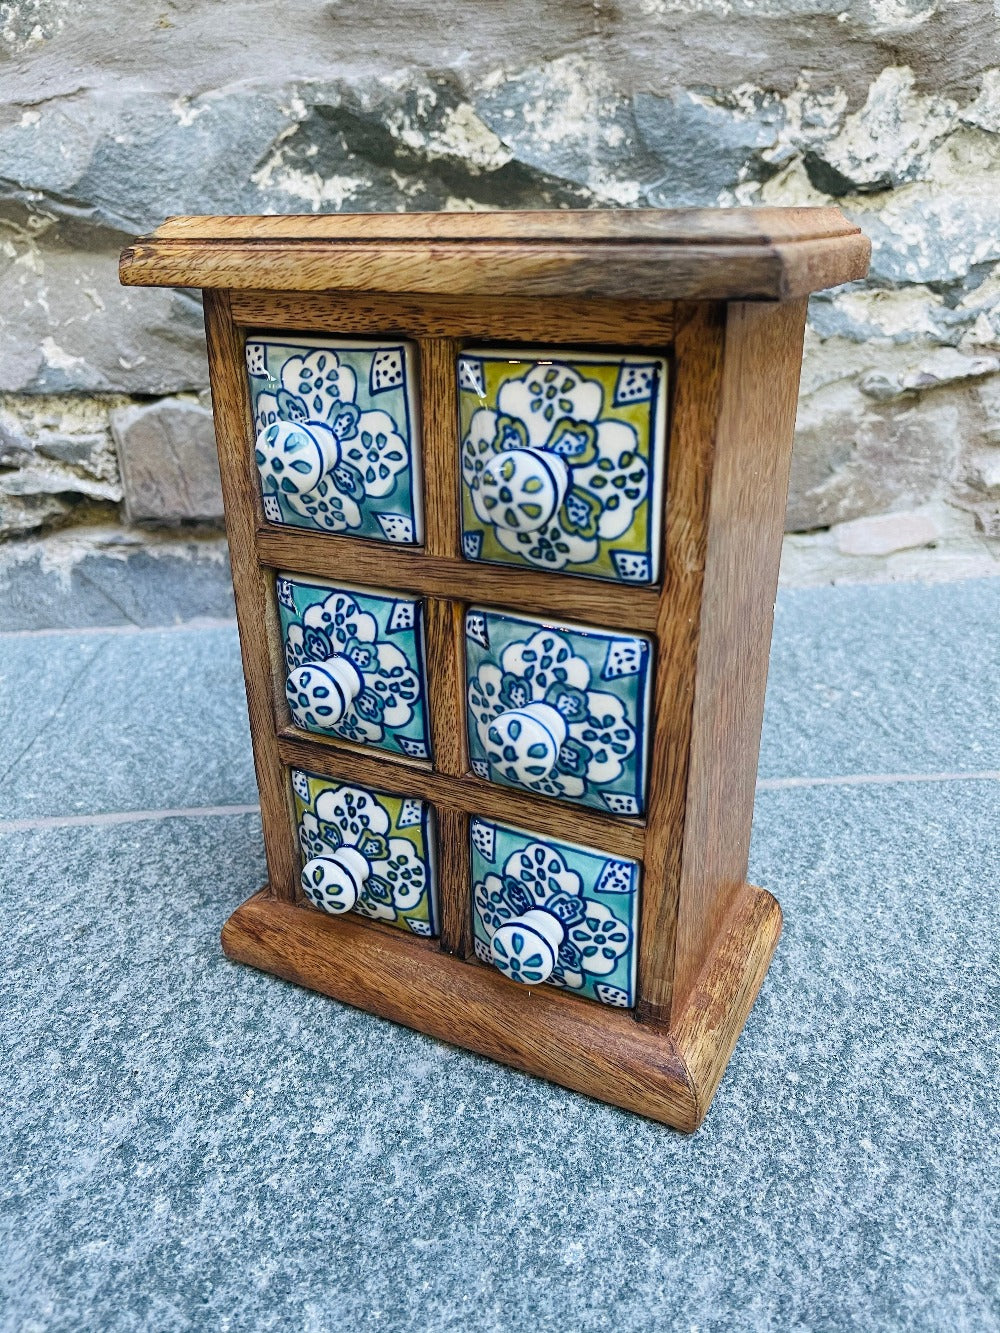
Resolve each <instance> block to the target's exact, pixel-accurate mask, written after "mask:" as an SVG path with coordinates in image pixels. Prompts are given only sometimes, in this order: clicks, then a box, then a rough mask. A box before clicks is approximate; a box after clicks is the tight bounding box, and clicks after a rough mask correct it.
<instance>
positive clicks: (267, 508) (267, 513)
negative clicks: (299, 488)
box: [263, 495, 281, 523]
mask: <svg viewBox="0 0 1000 1333" xmlns="http://www.w3.org/2000/svg"><path fill="white" fill-rule="evenodd" d="M263 504H264V517H265V518H266V519H267V521H268V523H280V522H281V505H279V504H278V500H277V497H276V496H274V495H265V496H264V497H263Z"/></svg>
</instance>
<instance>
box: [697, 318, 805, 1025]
mask: <svg viewBox="0 0 1000 1333" xmlns="http://www.w3.org/2000/svg"><path fill="white" fill-rule="evenodd" d="M805 316H806V310H805V302H804V301H800V302H794V303H789V304H787V305H782V306H778V307H773V308H769V307H763V306H750V305H741V304H735V305H730V306H729V307H728V310H727V318H726V334H725V350H724V355H723V370H722V381H721V385H720V397H719V411H718V418H717V424H716V429H715V447H714V458H713V467H712V482H711V496H710V501H709V513H708V524H707V542H706V548H705V573H704V580H703V586H702V593H701V605H700V613H699V614H700V624H699V629H698V665H697V671H696V675H695V681H694V707H693V714H692V719H691V742H690V751H689V765H690V770H689V777H688V785H687V802H686V810H685V820H684V843H683V848H684V850H683V864H682V868H681V879H680V892H679V897H678V908H677V940H676V959H675V964H674V996H675V1005H676V1004H681V1005H683V1003H684V1002H685V1000H686V998H687V995H688V992H689V991H690V989H691V987H692V985H693V984H694V980H695V977H696V976H697V974H698V972H699V970H700V969H701V967H702V964H703V962H704V959H705V956H706V952H707V950H708V947H709V944H710V942H711V941H712V939H714V937H715V936H716V934H717V933H718V931H719V929H720V926H721V922H722V920H723V919H724V917H725V916H726V914H727V912H728V911H729V909H730V906H731V904H732V901H733V899H734V896H735V895H736V894H737V893H739V891H740V889H741V887H742V884H743V882H744V880H745V878H746V872H747V860H748V856H749V849H750V826H751V822H752V819H753V803H754V782H755V778H756V774H757V757H758V750H759V746H760V732H761V723H762V721H763V715H764V689H765V684H766V681H767V665H768V655H769V651H770V645H771V628H772V620H773V615H774V598H775V594H776V591H777V586H778V563H779V560H780V556H781V534H782V531H783V526H784V524H783V520H784V514H785V501H786V496H787V492H788V470H789V463H790V459H791V450H792V435H793V432H794V428H795V408H796V400H797V394H798V385H799V366H800V362H801V349H802V337H803V332H804V328H805Z"/></svg>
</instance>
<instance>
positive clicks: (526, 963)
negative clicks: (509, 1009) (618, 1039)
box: [470, 819, 640, 1008]
mask: <svg viewBox="0 0 1000 1333" xmlns="http://www.w3.org/2000/svg"><path fill="white" fill-rule="evenodd" d="M470 837H471V851H472V883H473V890H472V897H473V916H474V920H473V926H474V934H475V950H476V956H477V958H479V959H480V961H481V962H484V963H489V964H490V965H491V966H493V967H495V968H497V969H498V971H500V972H502V973H503V975H504V976H506V977H509V978H510V980H512V981H518V982H521V983H522V984H523V985H529V986H537V985H542V984H548V985H550V986H559V987H562V988H563V989H565V990H570V991H573V992H574V993H575V994H577V995H582V996H585V997H586V998H587V999H590V1000H599V1001H600V1002H601V1003H602V1004H611V1005H616V1006H618V1007H620V1008H631V1007H632V1006H633V1005H634V1004H635V961H636V948H635V945H636V938H637V929H638V922H639V880H640V868H639V865H638V863H637V862H636V861H630V860H623V859H619V858H616V857H609V856H606V855H605V854H604V853H602V852H598V851H594V850H592V849H591V848H589V847H578V846H576V844H575V843H571V842H562V841H559V840H557V839H555V838H548V837H537V836H535V835H534V834H531V833H527V832H525V830H524V829H516V828H509V827H507V826H506V825H505V824H494V823H491V822H490V821H489V820H486V819H473V820H472V821H471V823H470Z"/></svg>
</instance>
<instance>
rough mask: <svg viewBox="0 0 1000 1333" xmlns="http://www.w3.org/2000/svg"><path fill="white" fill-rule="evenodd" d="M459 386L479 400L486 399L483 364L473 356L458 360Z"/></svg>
mask: <svg viewBox="0 0 1000 1333" xmlns="http://www.w3.org/2000/svg"><path fill="white" fill-rule="evenodd" d="M458 385H459V388H460V389H467V390H468V391H469V392H470V393H474V394H476V395H477V397H479V398H485V397H486V384H485V382H484V380H483V363H482V361H479V360H478V359H477V358H476V357H473V356H460V357H459V358H458Z"/></svg>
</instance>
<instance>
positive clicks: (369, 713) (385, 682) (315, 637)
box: [277, 575, 430, 758]
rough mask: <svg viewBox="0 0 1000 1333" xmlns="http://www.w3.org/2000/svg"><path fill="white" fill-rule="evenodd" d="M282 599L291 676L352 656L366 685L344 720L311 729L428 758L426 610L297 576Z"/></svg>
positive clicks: (408, 601) (288, 579) (284, 584)
mask: <svg viewBox="0 0 1000 1333" xmlns="http://www.w3.org/2000/svg"><path fill="white" fill-rule="evenodd" d="M277 596H278V611H279V615H280V618H281V631H282V637H283V640H284V648H285V665H286V669H287V670H288V672H289V673H290V674H291V673H292V672H294V671H295V670H296V669H297V668H299V667H303V666H305V665H306V664H307V663H314V662H328V661H330V660H331V659H333V658H346V660H347V661H348V662H349V663H350V664H351V666H352V667H353V668H354V670H355V671H356V672H357V678H358V679H359V680H360V689H359V691H358V693H357V694H356V696H355V697H354V699H353V701H352V704H351V706H350V708H349V709H348V710H347V711H346V712H345V714H344V715H343V717H342V718H341V719H340V720H339V721H338V722H335V723H334V724H332V725H330V726H320V725H316V724H314V723H311V724H310V725H309V729H310V730H314V731H320V732H323V733H325V734H328V735H332V736H340V737H341V738H342V739H344V740H349V741H357V742H359V743H361V744H365V745H374V746H378V747H380V748H382V749H391V750H395V751H397V752H401V753H404V754H406V755H408V756H410V757H411V758H420V757H429V755H430V743H429V737H428V722H427V710H426V708H425V702H424V701H425V698H426V691H425V686H424V651H423V617H422V604H421V603H420V602H419V601H418V600H415V599H412V598H400V597H397V596H395V595H393V594H391V593H385V594H379V593H375V592H371V591H366V592H364V593H362V592H358V591H355V590H354V589H346V588H336V587H333V586H332V585H331V584H328V583H322V582H316V581H312V580H308V579H304V578H302V577H301V576H294V577H293V576H291V575H279V577H278V580H277Z"/></svg>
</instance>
